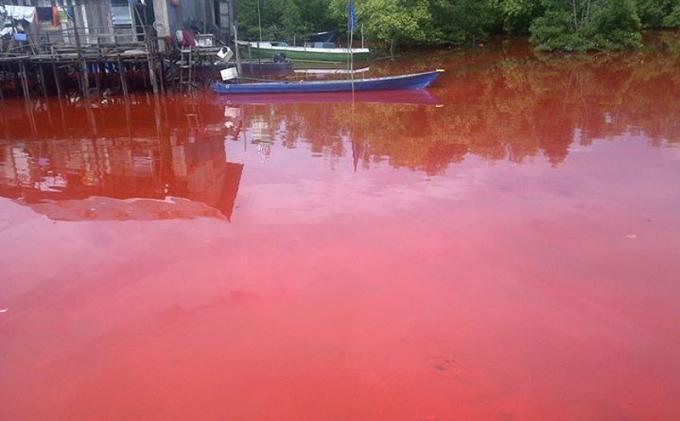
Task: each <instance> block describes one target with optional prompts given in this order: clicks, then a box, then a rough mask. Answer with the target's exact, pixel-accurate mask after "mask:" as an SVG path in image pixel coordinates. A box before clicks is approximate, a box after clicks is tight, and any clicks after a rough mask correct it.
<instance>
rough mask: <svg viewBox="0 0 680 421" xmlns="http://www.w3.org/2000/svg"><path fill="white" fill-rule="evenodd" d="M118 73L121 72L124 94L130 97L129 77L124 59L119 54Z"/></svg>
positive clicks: (121, 84)
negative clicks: (126, 73)
mask: <svg viewBox="0 0 680 421" xmlns="http://www.w3.org/2000/svg"><path fill="white" fill-rule="evenodd" d="M118 73H119V74H120V86H121V87H122V88H123V95H124V96H125V98H127V97H128V87H127V80H126V79H127V77H126V75H125V67H124V66H123V60H121V59H120V56H118Z"/></svg>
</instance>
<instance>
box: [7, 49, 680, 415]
mask: <svg viewBox="0 0 680 421" xmlns="http://www.w3.org/2000/svg"><path fill="white" fill-rule="evenodd" d="M679 57H680V56H678V55H677V54H676V55H670V54H668V55H664V54H658V53H652V52H648V53H635V54H626V55H611V56H598V57H591V58H589V59H583V58H578V57H572V58H556V57H552V58H551V57H536V56H533V55H532V54H529V53H528V52H527V51H526V49H524V48H523V47H521V46H520V47H508V48H506V49H495V50H483V51H477V52H469V53H455V52H452V53H437V54H433V55H428V59H427V60H425V58H424V57H423V56H420V57H403V58H401V60H400V61H399V64H391V63H383V64H379V65H377V66H376V65H374V68H373V69H372V73H373V74H384V73H397V72H401V71H406V70H413V71H416V70H421V69H424V68H432V67H445V68H447V69H448V72H447V73H446V74H445V75H444V76H443V77H442V79H441V80H440V82H439V83H438V84H437V85H436V86H435V87H434V88H433V89H431V90H430V94H431V96H430V95H424V96H423V95H415V96H414V95H408V94H390V95H378V96H373V97H371V96H370V95H369V96H363V97H362V98H359V100H360V101H355V104H352V102H351V98H349V99H348V98H347V97H345V96H338V97H319V96H315V97H313V98H309V99H308V100H309V101H310V102H309V103H304V102H300V101H305V100H306V99H305V98H295V100H294V101H287V100H285V98H284V99H281V98H278V99H276V98H274V99H272V100H273V101H276V104H273V105H267V104H264V105H248V104H234V103H233V102H232V103H229V101H227V100H226V99H225V98H218V97H215V96H213V95H211V94H201V95H198V96H196V97H195V98H188V97H167V98H161V99H159V100H157V101H156V100H154V99H153V97H152V96H144V95H136V96H135V97H134V98H133V100H132V101H131V102H130V103H127V104H126V103H124V102H122V101H121V100H120V99H115V100H112V99H108V100H105V101H100V102H97V103H95V104H93V106H92V107H91V108H88V107H85V106H84V104H83V103H82V102H75V103H67V102H66V101H64V102H62V103H60V102H59V101H56V100H49V101H45V100H38V101H36V102H33V103H31V104H28V105H24V103H23V102H21V101H16V100H11V101H9V100H5V101H4V102H2V101H0V107H1V108H0V110H1V115H2V117H0V195H1V196H2V198H0V232H1V234H0V250H1V251H2V253H0V268H1V271H0V419H3V420H61V419H69V420H95V419H115V420H133V419H140V420H141V419H159V420H170V419H182V420H186V419H215V420H217V419H219V420H454V419H456V420H459V419H535V420H546V419H550V420H558V419H569V420H587V419H655V420H661V419H668V420H673V419H679V418H680V400H679V399H678V396H680V359H679V358H678V355H680V258H679V256H680V183H679V180H680V123H679V121H680V120H679V118H678V116H680V58H679ZM296 101H297V102H296ZM236 102H246V101H236ZM441 105H443V106H441Z"/></svg>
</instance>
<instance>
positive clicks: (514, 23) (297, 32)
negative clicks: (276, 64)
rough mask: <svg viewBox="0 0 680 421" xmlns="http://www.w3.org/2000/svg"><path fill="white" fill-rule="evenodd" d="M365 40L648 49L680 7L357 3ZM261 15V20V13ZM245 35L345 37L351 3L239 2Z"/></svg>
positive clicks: (595, 2) (603, 1)
mask: <svg viewBox="0 0 680 421" xmlns="http://www.w3.org/2000/svg"><path fill="white" fill-rule="evenodd" d="M355 4H356V10H357V16H358V20H359V25H360V26H361V27H362V29H363V31H364V33H365V35H366V37H367V39H369V40H371V43H372V44H373V45H375V46H378V47H379V48H380V47H382V48H384V49H388V50H390V52H391V53H392V54H394V52H395V50H396V49H397V48H398V49H407V50H408V49H413V48H417V47H450V46H459V47H471V46H476V45H478V44H479V43H480V42H483V41H484V40H486V39H487V38H489V37H490V36H493V35H519V36H527V37H529V39H530V41H531V43H532V45H533V46H534V48H535V49H536V50H539V51H567V52H586V51H617V50H637V49H641V48H643V39H642V38H643V31H648V30H656V29H678V28H680V0H356V2H355ZM258 9H259V10H260V15H259V16H258V12H257V10H258ZM239 25H240V30H241V33H242V34H243V36H244V37H246V38H249V39H254V40H255V39H258V38H259V37H260V30H261V35H262V39H263V40H279V41H287V42H289V43H291V44H292V43H296V44H300V43H301V42H302V40H304V39H305V37H306V36H307V35H309V34H310V33H314V32H322V31H327V30H332V29H336V30H337V31H338V34H339V35H340V39H343V34H345V33H346V31H347V0H242V1H240V2H239Z"/></svg>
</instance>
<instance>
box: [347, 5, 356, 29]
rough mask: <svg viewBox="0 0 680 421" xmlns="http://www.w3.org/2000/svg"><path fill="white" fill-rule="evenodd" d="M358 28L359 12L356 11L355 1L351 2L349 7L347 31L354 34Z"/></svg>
mask: <svg viewBox="0 0 680 421" xmlns="http://www.w3.org/2000/svg"><path fill="white" fill-rule="evenodd" d="M356 26H357V11H356V10H355V9H354V0H349V4H348V5H347V30H348V31H349V32H354V29H355V28H356Z"/></svg>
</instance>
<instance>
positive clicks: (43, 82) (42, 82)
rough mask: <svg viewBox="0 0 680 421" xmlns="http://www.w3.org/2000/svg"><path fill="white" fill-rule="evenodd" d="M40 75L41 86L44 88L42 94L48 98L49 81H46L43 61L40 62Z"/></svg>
mask: <svg viewBox="0 0 680 421" xmlns="http://www.w3.org/2000/svg"><path fill="white" fill-rule="evenodd" d="M38 77H39V78H40V88H41V89H42V94H43V96H44V97H45V98H47V82H46V81H45V69H43V65H42V62H39V63H38Z"/></svg>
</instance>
